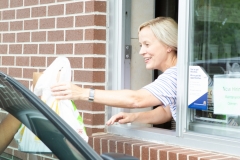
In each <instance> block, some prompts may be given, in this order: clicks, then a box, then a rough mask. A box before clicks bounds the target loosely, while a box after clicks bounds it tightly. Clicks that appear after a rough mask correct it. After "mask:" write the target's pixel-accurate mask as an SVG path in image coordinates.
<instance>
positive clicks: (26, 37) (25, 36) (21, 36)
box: [17, 32, 30, 42]
mask: <svg viewBox="0 0 240 160" xmlns="http://www.w3.org/2000/svg"><path fill="white" fill-rule="evenodd" d="M17 42H30V33H29V32H22V33H17Z"/></svg>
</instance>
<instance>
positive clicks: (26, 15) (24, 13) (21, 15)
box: [16, 8, 30, 19]
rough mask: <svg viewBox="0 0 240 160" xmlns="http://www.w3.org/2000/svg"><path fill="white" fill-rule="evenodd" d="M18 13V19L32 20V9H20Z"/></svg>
mask: <svg viewBox="0 0 240 160" xmlns="http://www.w3.org/2000/svg"><path fill="white" fill-rule="evenodd" d="M16 12H17V14H16V15H17V19H22V18H30V8H24V9H18V10H16Z"/></svg>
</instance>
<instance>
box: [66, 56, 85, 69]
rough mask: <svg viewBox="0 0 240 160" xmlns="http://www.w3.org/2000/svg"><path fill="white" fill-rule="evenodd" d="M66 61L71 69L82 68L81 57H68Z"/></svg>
mask: <svg viewBox="0 0 240 160" xmlns="http://www.w3.org/2000/svg"><path fill="white" fill-rule="evenodd" d="M68 60H69V62H70V64H71V68H82V66H83V64H82V61H83V58H82V57H68Z"/></svg>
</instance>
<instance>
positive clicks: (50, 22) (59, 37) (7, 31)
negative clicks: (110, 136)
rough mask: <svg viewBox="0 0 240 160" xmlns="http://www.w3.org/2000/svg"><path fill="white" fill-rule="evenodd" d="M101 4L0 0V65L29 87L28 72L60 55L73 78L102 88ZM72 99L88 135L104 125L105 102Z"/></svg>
mask: <svg viewBox="0 0 240 160" xmlns="http://www.w3.org/2000/svg"><path fill="white" fill-rule="evenodd" d="M106 4H107V2H106V0H94V1H93V0H79V1H73V0H0V71H2V72H4V73H7V74H9V75H10V76H12V77H14V78H16V79H17V80H18V81H20V82H21V83H22V84H23V85H25V86H26V87H27V88H29V87H30V86H31V85H32V76H33V72H40V71H43V70H45V69H46V68H47V67H48V66H49V65H50V64H51V63H52V61H53V60H54V59H55V58H56V57H58V56H65V57H67V58H69V60H70V63H71V67H72V81H74V83H76V84H77V85H79V86H81V87H90V86H94V88H99V89H105V71H106V68H105V63H106V8H107V7H106ZM76 105H77V107H78V110H79V113H80V114H81V115H82V117H83V119H84V123H85V125H86V130H87V133H88V135H92V133H96V132H103V131H104V127H105V126H104V117H105V106H104V105H99V104H93V103H89V102H81V101H76ZM12 145H13V146H14V147H15V146H16V145H15V144H12ZM6 151H8V150H6ZM9 152H12V151H9ZM23 159H25V158H23Z"/></svg>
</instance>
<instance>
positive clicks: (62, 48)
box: [56, 43, 73, 54]
mask: <svg viewBox="0 0 240 160" xmlns="http://www.w3.org/2000/svg"><path fill="white" fill-rule="evenodd" d="M56 54H73V44H71V43H70V44H56Z"/></svg>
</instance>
